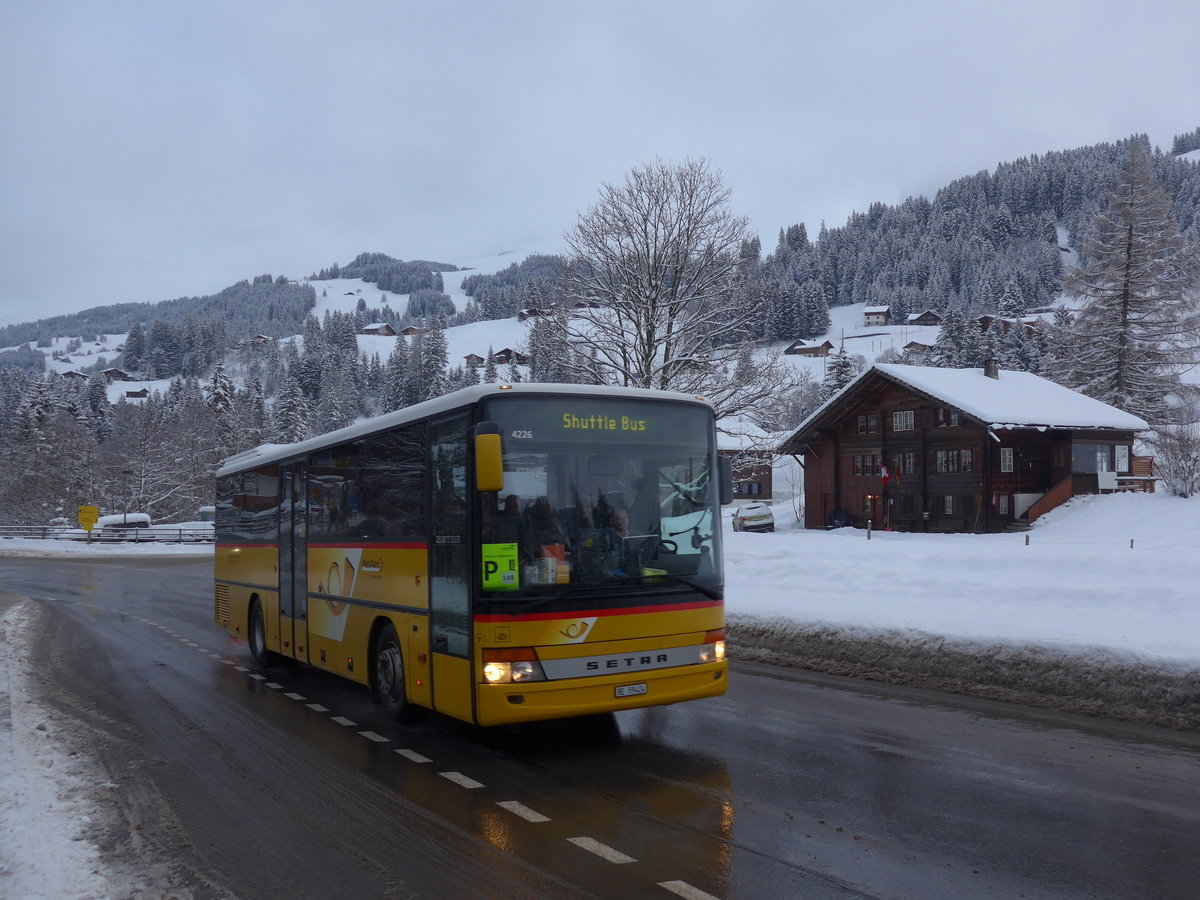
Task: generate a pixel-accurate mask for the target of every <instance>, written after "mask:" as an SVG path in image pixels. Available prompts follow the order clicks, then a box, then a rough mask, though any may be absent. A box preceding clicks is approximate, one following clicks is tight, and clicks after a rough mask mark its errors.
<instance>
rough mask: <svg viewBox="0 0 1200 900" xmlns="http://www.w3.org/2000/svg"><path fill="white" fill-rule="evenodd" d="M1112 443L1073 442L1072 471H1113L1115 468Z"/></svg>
mask: <svg viewBox="0 0 1200 900" xmlns="http://www.w3.org/2000/svg"><path fill="white" fill-rule="evenodd" d="M1114 449H1115V448H1114V447H1113V445H1112V444H1072V445H1071V471H1072V472H1112V471H1115V470H1114V468H1113V450H1114Z"/></svg>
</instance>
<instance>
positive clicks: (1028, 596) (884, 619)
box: [725, 493, 1200, 668]
mask: <svg viewBox="0 0 1200 900" xmlns="http://www.w3.org/2000/svg"><path fill="white" fill-rule="evenodd" d="M775 515H776V521H777V523H778V524H777V528H778V529H779V530H778V531H776V532H775V533H773V534H771V533H767V534H751V533H748V532H740V533H727V534H726V543H725V560H726V596H727V598H728V599H727V601H726V602H727V606H728V611H729V613H730V615H731V616H736V617H747V616H756V617H760V618H776V617H778V618H781V619H790V620H796V621H800V622H805V623H811V624H812V625H815V626H832V627H834V628H837V629H848V630H853V631H857V632H863V631H872V632H900V633H906V634H909V635H934V636H938V637H942V638H949V639H951V640H954V641H956V642H963V643H972V642H973V643H977V644H978V643H986V644H995V643H1004V644H1009V645H1013V646H1018V645H1034V646H1037V647H1041V648H1052V649H1057V650H1060V651H1063V652H1068V653H1076V654H1084V655H1101V656H1104V657H1106V658H1124V659H1128V660H1138V661H1141V662H1143V663H1147V664H1153V665H1165V666H1172V667H1174V666H1185V667H1189V668H1196V667H1200V553H1198V552H1197V551H1198V550H1200V497H1193V498H1191V499H1189V500H1183V499H1180V498H1178V497H1171V496H1168V495H1167V494H1164V493H1159V494H1110V495H1106V496H1091V497H1077V498H1075V500H1073V501H1072V502H1071V503H1069V504H1067V505H1066V506H1062V507H1059V508H1058V509H1056V510H1054V511H1053V512H1051V513H1049V514H1048V515H1046V516H1044V517H1043V518H1041V519H1039V520H1038V522H1037V523H1036V524H1035V526H1034V527H1033V528H1032V529H1031V530H1030V531H1029V532H1027V534H1028V539H1029V543H1028V544H1026V534H1020V533H1014V534H990V535H975V534H938V535H932V534H903V533H900V532H886V531H874V532H872V533H871V537H870V540H868V539H867V532H866V531H864V530H860V529H854V528H841V529H837V530H835V531H806V530H804V529H801V528H799V526H797V525H796V514H795V510H794V508H793V507H792V506H791V504H790V503H785V504H776V506H775ZM1131 544H1132V546H1131Z"/></svg>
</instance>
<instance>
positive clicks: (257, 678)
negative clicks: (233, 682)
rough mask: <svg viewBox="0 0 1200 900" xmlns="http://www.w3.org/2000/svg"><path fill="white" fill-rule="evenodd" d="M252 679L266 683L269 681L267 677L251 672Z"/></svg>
mask: <svg viewBox="0 0 1200 900" xmlns="http://www.w3.org/2000/svg"><path fill="white" fill-rule="evenodd" d="M250 677H251V678H253V679H254V680H255V681H266V680H267V676H266V675H259V674H258V673H257V672H251V673H250Z"/></svg>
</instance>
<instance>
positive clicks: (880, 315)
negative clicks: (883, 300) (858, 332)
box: [863, 306, 892, 328]
mask: <svg viewBox="0 0 1200 900" xmlns="http://www.w3.org/2000/svg"><path fill="white" fill-rule="evenodd" d="M891 321H892V308H891V307H890V306H864V307H863V325H864V327H867V328H870V327H872V326H875V325H888V324H891Z"/></svg>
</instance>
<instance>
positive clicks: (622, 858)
mask: <svg viewBox="0 0 1200 900" xmlns="http://www.w3.org/2000/svg"><path fill="white" fill-rule="evenodd" d="M567 840H568V841H570V842H571V843H572V844H574V845H575V846H576V847H579V848H581V849H583V850H586V851H587V852H588V853H595V854H596V855H597V856H599V857H601V858H602V859H607V860H608V861H609V862H610V863H616V864H617V865H623V864H624V863H631V862H637V860H636V859H634V858H633V857H632V856H626V855H625V854H624V853H622V852H621V851H620V850H614V849H613V848H612V847H610V846H608V845H607V844H602V843H600V842H599V841H598V840H596V839H595V838H590V837H573V838H567Z"/></svg>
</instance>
